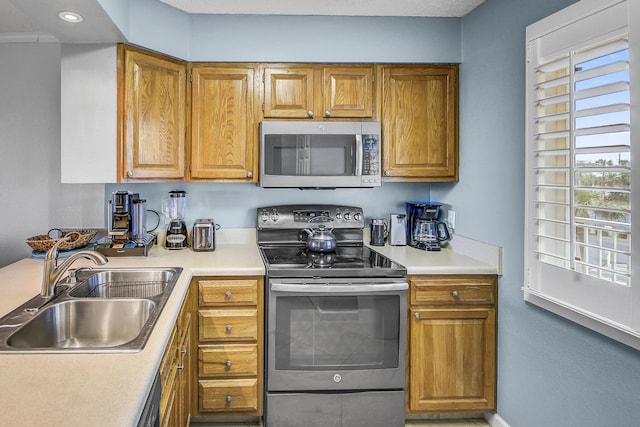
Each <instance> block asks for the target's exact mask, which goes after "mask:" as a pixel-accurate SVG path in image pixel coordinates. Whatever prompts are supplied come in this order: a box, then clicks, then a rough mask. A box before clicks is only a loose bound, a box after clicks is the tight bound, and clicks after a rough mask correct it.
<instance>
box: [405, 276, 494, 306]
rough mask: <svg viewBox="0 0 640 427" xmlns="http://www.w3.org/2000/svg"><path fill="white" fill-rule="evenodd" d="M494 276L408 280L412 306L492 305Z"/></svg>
mask: <svg viewBox="0 0 640 427" xmlns="http://www.w3.org/2000/svg"><path fill="white" fill-rule="evenodd" d="M495 280H496V279H495V276H473V277H464V276H457V277H452V278H434V279H410V283H411V285H410V286H411V304H412V305H421V304H426V305H451V304H462V305H494V304H495V303H496V283H495Z"/></svg>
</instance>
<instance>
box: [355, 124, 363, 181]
mask: <svg viewBox="0 0 640 427" xmlns="http://www.w3.org/2000/svg"><path fill="white" fill-rule="evenodd" d="M362 156H363V148H362V135H360V134H358V135H356V176H362Z"/></svg>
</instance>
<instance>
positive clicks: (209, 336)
mask: <svg viewBox="0 0 640 427" xmlns="http://www.w3.org/2000/svg"><path fill="white" fill-rule="evenodd" d="M263 287H264V280H263V278H262V277H253V276H238V277H195V278H194V279H193V282H192V289H193V291H194V292H195V291H197V293H198V307H197V311H196V317H197V319H198V321H197V331H196V334H195V335H194V336H196V337H197V342H196V343H195V345H194V348H197V354H196V356H197V361H196V362H197V366H198V370H197V373H196V374H195V375H194V377H193V388H192V390H193V392H194V396H193V397H192V408H193V414H194V416H200V417H207V418H209V417H216V416H223V417H234V416H261V415H262V387H263V378H262V365H263V361H262V360H263V315H264V314H263V312H264V311H263V305H264V303H263V292H264V291H263Z"/></svg>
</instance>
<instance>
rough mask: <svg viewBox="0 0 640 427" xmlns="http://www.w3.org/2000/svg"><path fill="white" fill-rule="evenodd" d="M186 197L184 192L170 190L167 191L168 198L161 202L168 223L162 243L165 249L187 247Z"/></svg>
mask: <svg viewBox="0 0 640 427" xmlns="http://www.w3.org/2000/svg"><path fill="white" fill-rule="evenodd" d="M186 196H187V192H186V191H182V190H172V191H169V198H168V199H165V200H163V203H164V208H163V210H164V213H165V215H166V217H167V218H168V222H169V225H168V227H167V238H166V239H165V242H164V247H165V248H167V249H184V248H186V247H188V246H189V242H188V240H187V237H188V234H187V224H186V223H185V221H184V218H185V208H186Z"/></svg>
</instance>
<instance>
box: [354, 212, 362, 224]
mask: <svg viewBox="0 0 640 427" xmlns="http://www.w3.org/2000/svg"><path fill="white" fill-rule="evenodd" d="M353 219H355V220H356V221H358V222H360V221H361V220H362V215H360V213H356V214H354V215H353Z"/></svg>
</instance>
